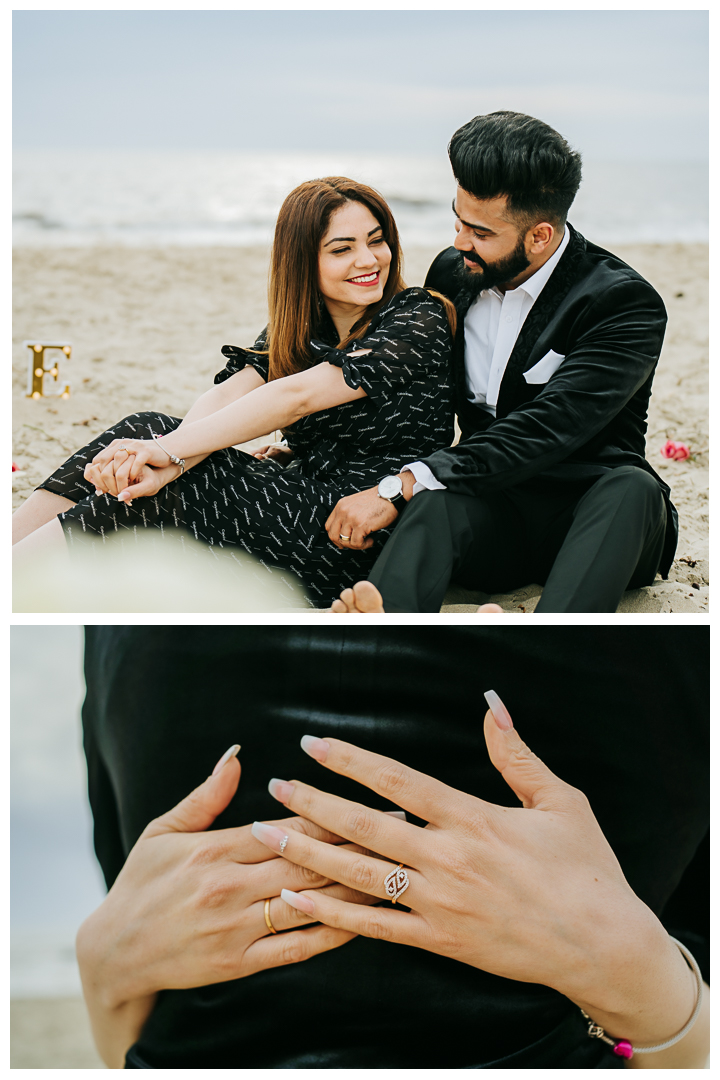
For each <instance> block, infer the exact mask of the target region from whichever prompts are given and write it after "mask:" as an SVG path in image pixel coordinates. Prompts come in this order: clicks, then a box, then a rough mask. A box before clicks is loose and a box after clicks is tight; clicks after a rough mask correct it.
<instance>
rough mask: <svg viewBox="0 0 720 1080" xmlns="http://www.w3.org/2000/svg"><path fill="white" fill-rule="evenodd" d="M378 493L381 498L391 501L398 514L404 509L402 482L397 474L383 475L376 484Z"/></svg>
mask: <svg viewBox="0 0 720 1080" xmlns="http://www.w3.org/2000/svg"><path fill="white" fill-rule="evenodd" d="M378 495H379V496H380V498H381V499H387V501H388V502H391V503H392V504H393V506H394V507H395V509H396V510H397V512H398V514H400V513H402V511H403V510H404V509H405V505H406V500H405V499H404V497H403V484H402V480H401V479H400V477H399V476H383V478H382V480H381V481H380V483H379V484H378Z"/></svg>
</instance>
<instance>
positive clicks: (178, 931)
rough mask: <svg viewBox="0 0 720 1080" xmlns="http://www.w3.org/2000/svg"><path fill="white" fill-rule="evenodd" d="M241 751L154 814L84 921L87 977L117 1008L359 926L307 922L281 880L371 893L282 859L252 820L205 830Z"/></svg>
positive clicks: (292, 956)
mask: <svg viewBox="0 0 720 1080" xmlns="http://www.w3.org/2000/svg"><path fill="white" fill-rule="evenodd" d="M238 749H239V747H231V750H230V751H228V754H227V755H226V756H225V757H224V758H223V759H221V761H220V762H218V765H217V766H216V770H215V772H214V773H213V775H212V776H210V777H208V779H207V780H206V781H205V782H204V783H203V784H201V785H200V787H198V788H196V790H195V791H193V792H192V793H191V794H190V795H188V796H187V798H186V799H183V801H182V802H181V803H179V804H178V805H177V806H176V807H174V808H173V809H172V810H170V811H168V813H166V814H163V815H162V817H159V818H156V819H155V820H154V821H151V822H150V824H149V825H148V826H147V828H146V829H145V831H144V832H143V833H142V835H141V836H140V838H139V840H138V841H137V843H136V844H135V846H134V847H133V849H132V851H131V852H130V854H129V855H128V858H127V860H126V862H125V865H124V866H123V869H122V870H121V871H120V874H119V875H118V878H117V880H116V881H115V883H114V885H113V886H112V888H111V889H110V892H109V893H108V896H107V897H106V899H105V900H104V901H103V903H102V904H101V905H100V907H99V908H98V909H97V911H95V912H94V913H93V914H92V915H91V916H90V917H89V918H88V919H87V920H86V921H85V923H84V924H83V926H82V927H81V929H80V933H79V935H78V954H79V959H80V966H81V971H82V973H83V979H84V981H85V980H86V977H87V979H88V980H89V981H91V982H92V984H93V986H94V988H95V990H96V991H100V993H101V995H102V998H103V1001H104V1003H105V1004H106V1005H108V1006H109V1007H115V1006H118V1005H120V1004H122V1003H123V1002H125V1001H128V1000H132V999H135V998H138V997H143V996H146V995H148V994H153V993H155V992H156V991H158V990H163V989H178V988H185V987H193V986H206V985H209V984H211V983H217V982H223V981H226V980H228V979H239V978H243V977H244V976H246V975H252V974H253V973H254V972H256V971H261V970H263V969H265V968H271V967H277V966H278V965H281V964H288V963H295V962H297V961H300V960H305V959H307V958H308V957H310V956H314V955H315V954H317V953H320V952H323V951H325V950H326V949H333V948H336V947H337V946H338V945H342V944H344V943H345V942H346V941H349V940H350V939H351V938H352V937H354V936H355V935H354V932H353V931H348V930H342V929H331V928H329V927H327V926H323V925H318V926H312V927H307V923H308V921H309V920H308V919H307V918H305V917H301V916H300V915H299V914H298V913H297V912H296V911H295V910H294V909H293V908H292V907H290V906H289V905H288V904H286V903H285V902H284V901H283V900H281V898H280V893H281V891H282V889H283V888H288V889H301V888H307V887H310V888H311V889H312V890H315V889H318V888H321V887H326V886H328V887H330V889H331V891H334V892H335V893H336V896H337V897H340V896H341V895H343V897H344V899H345V900H349V901H354V902H358V903H363V902H365V903H373V902H374V900H373V898H372V897H360V896H359V895H358V894H357V893H356V892H355V891H354V890H349V889H346V888H345V887H343V886H339V885H331V884H330V883H329V880H328V879H327V878H325V877H323V876H322V875H320V874H316V873H315V872H314V871H311V870H307V869H305V868H303V867H301V866H295V865H292V864H289V863H287V862H285V861H283V860H282V859H279V858H276V857H275V856H274V855H273V854H272V853H271V852H270V851H268V849H267V847H265V846H263V845H262V844H259V843H258V842H257V840H256V839H255V838H254V837H253V836H252V834H251V828H250V826H249V825H247V826H244V827H242V828H232V829H218V830H214V831H211V832H208V831H206V830H208V829H209V827H210V825H211V824H212V822H213V821H214V820H215V818H216V817H217V815H218V814H220V813H221V811H223V810H224V809H225V807H226V806H227V805H228V803H229V802H230V800H231V798H232V797H233V795H234V794H235V791H236V790H237V786H238V782H239V779H240V764H239V762H238V761H237V759H236V757H235V754H236V753H237V750H238ZM275 824H276V825H279V826H281V827H282V829H283V830H284V833H285V834H290V833H297V835H298V836H299V835H300V833H301V832H306V833H307V835H308V837H313V838H314V839H317V840H318V841H320V842H324V843H328V844H329V845H332V844H333V843H342V841H341V839H340V838H339V837H337V836H335V835H334V834H331V833H329V832H328V831H327V830H325V829H322V828H320V827H318V826H316V825H314V824H313V823H311V822H306V821H303V820H301V819H299V818H288V819H286V820H284V821H281V822H276V823H275ZM267 898H272V900H271V906H270V918H271V922H272V924H273V926H274V928H275V929H276V930H279V931H283V930H290V931H291V932H290V933H286V934H275V935H273V934H272V933H271V931H270V930H269V929H268V927H267V924H266V921H265V900H266V899H267ZM299 927H302V929H294V928H299Z"/></svg>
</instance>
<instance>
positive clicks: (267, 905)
mask: <svg viewBox="0 0 720 1080" xmlns="http://www.w3.org/2000/svg"><path fill="white" fill-rule="evenodd" d="M271 899H272V897H269V898H268V899H267V900H266V901H265V925H266V926H267V928H268V930H269V931H270V933H271V934H277V930H276V929H275V927H274V926H273V924H272V919H271V918H270V900H271Z"/></svg>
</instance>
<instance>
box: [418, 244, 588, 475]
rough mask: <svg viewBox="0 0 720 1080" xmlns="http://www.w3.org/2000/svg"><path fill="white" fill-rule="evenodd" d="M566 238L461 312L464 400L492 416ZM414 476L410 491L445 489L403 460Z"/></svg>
mask: <svg viewBox="0 0 720 1080" xmlns="http://www.w3.org/2000/svg"><path fill="white" fill-rule="evenodd" d="M569 241H570V230H569V229H568V228H567V227H566V228H565V233H564V235H563V238H562V240H561V241H560V244H559V246H558V249H557V251H555V252H554V253H553V254H552V255H551V256H550V258H549V259H548V261H547V262H545V263H543V264H542V266H541V267H540V269H539V270H536V271H535V273H534V274H532V275H531V276H530V277H529V278H528V279H527V281H523V283H522V285H518V287H517V289H509V290H508V291H507V292H505V293H502V292H500V291H499V289H497V288H492V289H483V291H482V292H481V293H480V295H479V296H478V297H477V299H476V300H474V301H473V303H472V304H471V305H470V307H469V309H468V312H467V315H466V316H465V381H466V386H467V394H468V400H469V401H472V402H473V403H474V404H475V405H477V406H478V407H479V408H481V409H486V410H487V411H488V412H489V413H491V414H492V415H493V416H495V409H496V407H497V399H498V394H499V392H500V383H501V382H502V379H503V375H504V374H505V368H506V367H507V364H508V360H509V359H510V356H511V354H512V351H513V349H514V348H515V342H516V341H517V339H518V337H519V336H520V331H521V330H522V326H523V323H524V322H525V320H526V318H527V317H528V314H529V312H530V310H531V308H532V306H533V304H534V303H535V301H536V300H537V298H538V296H539V295H540V293H541V292H542V290H543V289H544V288H545V286H546V285H547V283H548V281H549V280H550V275H551V274H552V272H553V270H554V269H555V267H556V266H557V264H558V263H559V262H560V259H561V258H562V254H563V252H564V251H565V248H566V247H567V246H568V243H569ZM406 469H410V470H411V471H412V474H413V476H414V477H415V484H414V485H413V495H417V493H418V492H419V491H424V490H425V489H426V488H427V489H429V490H431V491H433V490H439V489H440V488H444V487H445V484H441V483H440V481H439V480H437V479H436V478H435V476H434V475H433V474H432V472H431V471H430V469H429V468H428V467H427V465H424V464H423V462H421V461H415V462H413V463H412V464H411V465H404V466H403V467H402V469H401V470H400V471H401V472H405V470H406Z"/></svg>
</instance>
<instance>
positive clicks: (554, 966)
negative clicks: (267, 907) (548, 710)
mask: <svg viewBox="0 0 720 1080" xmlns="http://www.w3.org/2000/svg"><path fill="white" fill-rule="evenodd" d="M488 703H489V704H490V705H491V711H488V712H487V714H486V716H485V723H484V732H485V740H486V743H487V749H488V752H489V755H490V759H491V761H492V763H493V765H494V766H495V767H496V769H498V770H499V772H500V773H501V774H502V776H503V779H504V780H505V781H506V783H507V784H508V785H509V787H510V788H511V789H512V791H513V792H514V793H515V795H516V796H517V797H518V799H519V800H520V802H521V803H522V806H518V807H517V808H512V807H505V806H496V805H494V804H491V803H488V802H485V801H484V800H483V799H479V798H476V797H475V796H472V795H468V794H466V793H464V792H462V791H458V790H456V789H453V788H451V787H448V786H447V785H445V784H443V783H441V782H440V781H438V780H435V779H433V778H432V777H430V776H427V775H424V774H422V773H419V772H416V771H414V770H413V769H410V768H407V767H405V766H404V765H402V764H400V763H399V762H397V761H393V760H391V759H389V758H384V757H380V756H379V755H377V754H373V753H369V752H367V751H365V750H361V749H359V748H358V747H356V746H353V745H351V744H349V743H345V742H340V741H338V740H336V739H319V738H315V737H309V736H306V737H305V738H304V739H303V741H302V745H303V748H304V749H305V750H306V752H307V753H308V754H310V756H311V757H313V758H315V760H316V761H319V762H320V763H321V764H323V765H324V766H325V767H326V768H328V769H330V770H331V771H333V772H335V773H339V774H340V775H342V776H347V777H350V778H352V779H353V780H357V781H358V782H359V783H361V784H363V785H365V786H366V787H368V788H370V789H371V790H372V791H375V792H377V793H378V794H379V795H381V796H383V797H384V798H386V799H389V800H391V801H392V802H394V803H396V804H397V805H399V806H402V807H404V808H405V810H407V811H409V812H410V813H411V814H413V815H415V816H417V817H419V818H421V819H422V820H423V821H426V822H427V825H426V826H425V827H424V828H421V827H419V826H417V825H413V824H411V823H409V822H407V821H398V820H393V819H392V818H388V817H387V816H386V815H383V814H380V813H378V812H377V811H375V810H371V809H369V808H368V807H366V806H364V805H362V803H360V802H349V801H347V800H345V799H341V798H337V797H335V796H332V795H328V794H326V793H324V792H322V791H319V790H317V789H316V788H312V787H309V786H308V785H306V784H303V783H300V782H297V781H292V782H288V781H282V780H273V781H271V783H270V791H271V793H272V794H273V795H274V797H275V798H276V799H278V800H279V801H280V802H282V803H283V804H284V805H285V806H287V807H288V808H289V809H291V810H292V811H293V812H295V813H297V814H300V815H302V816H303V817H305V818H308V819H309V820H311V821H314V822H316V823H317V824H318V825H320V826H322V827H323V828H325V829H328V830H330V831H332V832H334V833H337V834H339V835H340V836H343V837H345V839H347V840H349V841H352V842H354V843H356V844H358V845H361V846H362V847H364V848H369V849H370V850H372V851H373V852H377V853H378V856H379V857H376V856H367V855H361V854H357V853H354V852H350V851H343V850H342V849H340V848H338V847H333V846H331V845H328V844H326V843H323V842H322V841H319V840H317V839H315V838H313V837H309V836H303V835H301V834H296V833H291V834H289V836H288V838H287V841H286V843H285V844H284V845H283V847H282V851H281V848H280V840H279V832H278V831H276V830H275V829H273V828H272V827H268V826H261V827H258V826H254V827H253V828H254V832H255V835H256V837H257V838H258V839H260V840H262V842H263V843H265V844H267V845H268V846H269V847H270V848H271V849H272V850H274V851H276V852H278V853H281V854H282V855H283V857H284V858H285V859H287V860H289V861H290V862H293V863H296V864H298V865H300V866H304V867H306V868H308V869H311V870H314V871H315V872H316V873H318V874H322V875H323V876H325V877H328V878H332V879H333V880H335V881H338V882H342V883H343V884H345V885H346V886H348V887H349V888H354V889H360V890H362V891H363V892H366V893H370V894H371V895H373V896H375V897H378V898H380V899H385V900H387V899H388V893H387V890H386V887H385V883H384V882H385V878H386V877H387V875H388V873H391V872H392V870H393V869H394V867H395V866H397V865H398V864H403V866H404V867H405V872H406V873H407V876H408V881H409V885H408V887H407V890H406V891H405V892H404V894H403V895H402V897H401V898H400V905H402V907H403V908H404V907H407V908H410V909H411V910H409V911H406V910H401V908H400V907H397V908H388V907H382V908H360V907H357V906H353V905H351V904H347V903H344V902H343V901H342V900H340V899H338V898H337V897H332V896H324V895H320V894H314V893H310V892H305V891H301V892H300V893H297V892H294V893H293V892H291V891H284V892H283V894H282V895H283V898H284V899H286V900H287V901H288V903H290V904H294V905H295V906H296V907H297V908H298V910H299V911H302V912H304V913H305V914H306V915H307V916H308V917H310V918H314V919H318V920H320V921H321V922H323V923H325V924H326V925H327V926H332V927H334V928H338V929H344V930H348V931H352V932H353V933H356V934H360V935H363V936H366V937H374V938H382V939H384V940H386V941H390V942H399V943H402V944H405V945H413V946H417V947H418V948H422V949H427V950H429V951H431V952H435V953H440V954H442V955H444V956H448V957H452V958H454V959H456V960H459V961H461V962H463V963H465V964H470V965H472V966H474V967H478V968H482V969H483V970H485V971H488V972H492V973H493V974H496V975H500V976H504V977H506V978H509V979H516V980H519V981H522V982H535V983H542V984H544V985H546V986H550V987H553V988H555V989H556V990H559V991H560V992H561V993H563V994H565V995H567V996H568V997H570V998H572V1000H573V1001H575V1002H576V1003H577V1004H580V1005H581V1006H582V1007H583V1008H585V1009H586V1011H588V1012H590V1010H594V1012H595V1014H597V1015H594V1019H598V1018H599V1017H600V1019H598V1022H600V1023H602V1022H603V1018H604V1019H606V1020H607V1018H608V1017H609V1018H610V1021H611V1023H612V1020H613V1017H614V1018H615V1020H618V1022H621V1023H622V1022H628V1023H630V1022H631V1018H632V1022H633V1023H635V1027H634V1029H633V1031H629V1030H626V1031H624V1032H623V1031H620V1033H619V1034H620V1035H621V1036H623V1037H626V1038H631V1037H633V1036H634V1038H635V1039H636V1040H638V1039H640V1040H643V1041H647V1040H650V1041H652V1040H653V1039H654V1038H655V1037H656V1036H659V1037H661V1038H667V1037H668V1036H669V1035H672V1034H673V1033H674V1031H673V1024H674V1023H675V1021H676V1020H678V1019H679V1023H677V1027H675V1030H679V1028H680V1027H681V1026H682V1024H683V1023H684V1022H685V1020H686V1019H687V1015H689V1014H690V1012H691V1010H692V985H691V978H690V977H689V976H690V973H689V971H688V969H687V968H686V966H685V964H684V961H682V958H681V957H680V955H679V953H678V952H677V950H676V949H675V948H674V946H672V944H671V943H670V944H668V942H669V939H668V938H667V934H666V933H665V931H664V930H663V928H662V926H661V924H660V923H659V921H658V920H657V919H656V918H655V916H654V915H653V913H652V912H651V911H650V910H649V909H648V908H647V907H646V906H645V905H644V904H643V903H642V902H641V901H640V900H639V899H638V897H637V896H636V895H635V894H634V893H633V891H632V890H631V888H630V886H629V885H628V883H627V881H626V880H625V877H624V875H623V873H622V870H621V868H620V865H619V863H618V861H617V859H616V857H615V855H614V854H613V852H612V850H611V848H610V846H609V844H608V842H607V840H606V839H605V837H604V835H603V833H602V831H601V829H600V827H599V825H598V823H597V821H596V819H595V816H594V815H593V813H592V810H591V808H590V805H589V803H588V800H587V798H586V797H585V796H584V795H583V793H582V792H580V791H578V790H577V789H576V788H573V787H571V786H570V785H569V784H567V783H565V782H564V781H563V780H561V779H559V778H558V777H557V776H555V775H554V774H553V773H552V772H551V771H550V769H549V768H547V766H546V765H544V764H543V762H542V761H540V760H539V758H537V757H536V756H535V754H533V753H532V751H531V750H530V749H529V748H528V747H527V746H526V745H525V743H524V742H523V741H522V739H521V738H520V736H519V735H518V733H517V731H516V730H515V729H514V727H513V724H512V720H511V719H510V716H509V714H508V713H507V710H506V709H505V708H504V706H503V705H502V702H501V701H500V699H499V698H498V697H497V695H496V694H493V692H492V691H491V692H489V694H488ZM569 737H570V736H569ZM385 860H387V861H385ZM648 949H650V950H652V954H653V956H659V957H660V958H661V961H660V962H661V964H662V965H664V967H662V972H663V976H664V977H667V978H668V979H670V980H671V982H673V986H674V987H675V988H676V989H677V995H679V997H677V1000H676V999H675V998H674V999H673V1000H674V1001H675V1005H677V1001H678V1000H680V1001H681V1002H685V1003H686V1004H687V1006H688V1008H687V1015H686V1016H683V1015H680V1017H678V1016H677V1015H676V1014H675V1013H672V1017H671V1016H670V1014H668V1015H665V1014H663V1012H662V1010H660V1012H659V1015H658V1014H657V1013H656V1014H655V1015H649V1012H648V1010H645V1011H644V1013H643V1019H642V1022H641V1021H640V1020H639V1019H638V1017H637V1016H636V1015H635V1014H634V1013H633V1005H634V1002H635V1000H636V995H637V993H638V991H639V990H642V988H643V987H644V988H645V989H647V986H646V985H645V984H644V983H643V982H642V980H643V979H644V978H645V977H646V975H647V971H648V960H647V950H648ZM641 1000H642V998H641ZM676 1011H677V1010H676ZM641 1012H643V1010H642V1009H641ZM679 1012H680V1014H682V1012H683V1005H682V1004H681V1005H680V1007H679ZM591 1015H593V1014H592V1013H591ZM656 1021H657V1022H656ZM665 1021H667V1023H664V1022H665ZM608 1030H611V1031H612V1027H611V1026H610V1025H608Z"/></svg>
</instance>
